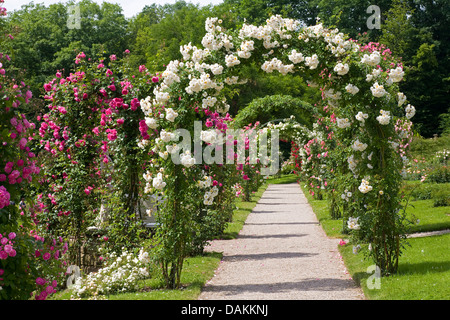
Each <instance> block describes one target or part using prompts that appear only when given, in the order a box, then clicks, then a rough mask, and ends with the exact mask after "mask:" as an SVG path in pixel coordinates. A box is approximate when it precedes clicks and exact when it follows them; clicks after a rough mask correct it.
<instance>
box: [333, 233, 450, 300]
mask: <svg viewBox="0 0 450 320" xmlns="http://www.w3.org/2000/svg"><path fill="white" fill-rule="evenodd" d="M408 243H409V245H410V246H408V247H407V248H406V249H405V250H404V252H403V254H402V256H401V257H400V259H399V268H398V272H397V273H396V274H395V275H391V276H389V277H382V278H381V279H379V282H378V283H379V287H377V286H374V284H376V280H375V279H374V272H373V271H370V272H369V273H368V272H367V268H368V267H369V266H370V265H372V264H373V263H372V262H371V260H368V259H365V258H364V256H363V253H362V252H360V253H358V254H353V253H352V248H353V246H352V245H345V246H340V247H339V251H340V252H341V255H342V258H343V260H344V263H345V265H346V267H347V269H348V271H349V273H350V274H351V275H352V277H353V279H354V280H355V281H356V282H357V283H358V284H359V285H360V286H361V288H362V289H363V291H364V294H365V296H366V298H367V299H370V300H449V299H450V291H449V287H448V284H449V283H450V250H449V249H448V248H449V244H450V234H445V235H441V236H433V237H423V238H411V239H408ZM368 284H369V286H368Z"/></svg>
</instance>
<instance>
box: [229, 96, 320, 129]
mask: <svg viewBox="0 0 450 320" xmlns="http://www.w3.org/2000/svg"><path fill="white" fill-rule="evenodd" d="M291 115H293V116H294V118H295V120H296V121H297V122H299V123H301V124H303V125H305V126H307V127H310V128H312V123H313V107H312V106H311V105H310V104H308V103H306V102H304V101H302V100H301V99H299V98H294V97H292V96H284V95H272V96H265V97H263V98H258V99H255V100H253V101H252V102H251V103H250V104H249V105H248V106H247V107H245V108H243V109H241V110H240V111H239V113H238V114H237V116H236V118H235V125H236V126H237V127H242V126H245V125H248V124H249V123H255V122H257V121H258V122H260V123H261V124H266V123H267V122H269V121H273V120H280V119H286V118H289V117H290V116H291Z"/></svg>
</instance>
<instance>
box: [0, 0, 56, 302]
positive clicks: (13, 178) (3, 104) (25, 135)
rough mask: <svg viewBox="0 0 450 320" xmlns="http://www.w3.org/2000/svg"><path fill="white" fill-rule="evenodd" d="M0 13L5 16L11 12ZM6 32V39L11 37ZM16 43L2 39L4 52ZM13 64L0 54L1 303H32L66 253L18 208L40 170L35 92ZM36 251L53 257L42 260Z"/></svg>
mask: <svg viewBox="0 0 450 320" xmlns="http://www.w3.org/2000/svg"><path fill="white" fill-rule="evenodd" d="M0 3H3V1H0ZM0 12H2V14H6V9H4V8H1V9H0ZM1 31H2V32H1V33H0V34H1V35H2V37H4V35H5V34H7V32H6V30H1ZM12 39H13V37H4V38H0V45H1V47H2V50H5V48H7V47H8V43H9V42H10V41H11V40H12ZM11 63H12V61H11V58H10V57H9V55H8V54H7V53H6V52H0V74H1V76H0V96H1V97H2V99H1V100H0V300H4V299H6V300H11V299H29V298H30V297H31V295H32V294H33V292H34V291H36V290H37V289H38V286H37V284H36V279H37V278H38V277H45V278H49V279H50V278H52V281H54V282H53V284H54V286H53V288H56V287H57V285H58V283H59V282H60V281H59V279H58V275H63V272H62V267H63V263H64V262H63V254H62V252H63V251H59V252H58V253H57V254H55V252H53V251H52V249H51V248H52V247H53V249H54V248H55V246H53V245H52V244H51V243H50V242H49V241H48V239H46V240H44V238H42V236H40V235H39V232H38V231H36V230H37V229H38V228H37V227H38V225H37V224H38V223H39V221H38V220H37V219H32V215H31V214H30V212H29V211H28V208H27V209H25V210H22V208H19V202H20V201H21V199H23V200H24V201H25V203H26V204H25V206H26V207H29V206H31V204H32V203H31V201H30V200H31V199H29V197H27V196H26V194H27V193H28V191H29V189H30V188H29V187H30V186H31V184H32V183H33V182H34V181H36V179H35V177H37V176H38V175H39V174H40V168H39V165H38V163H37V158H36V155H35V153H34V152H33V144H34V135H35V132H34V129H35V124H34V123H32V122H31V121H30V120H29V119H28V118H27V117H26V116H25V114H24V109H25V108H24V107H25V106H26V105H27V104H29V103H30V100H31V99H32V93H31V91H30V90H29V89H28V87H27V86H26V85H25V83H24V82H22V81H20V80H17V78H18V77H17V75H15V74H14V73H13V70H14V68H12V65H11ZM37 250H39V251H42V252H44V251H45V252H49V253H50V252H51V254H52V256H51V258H49V259H47V260H43V259H42V258H41V259H39V258H38V257H37V256H36V255H35V252H36V251H37Z"/></svg>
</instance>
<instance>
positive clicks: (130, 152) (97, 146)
mask: <svg viewBox="0 0 450 320" xmlns="http://www.w3.org/2000/svg"><path fill="white" fill-rule="evenodd" d="M127 59H128V58H127V57H125V59H123V60H119V59H117V57H116V56H114V55H112V56H110V57H109V58H108V59H105V58H99V61H94V59H92V60H91V59H89V58H87V57H86V55H85V54H84V53H80V54H78V55H77V57H76V60H75V63H76V69H75V70H73V72H72V73H70V74H69V75H68V76H65V77H64V76H63V74H62V73H61V72H57V73H56V74H55V77H54V78H53V79H51V80H50V81H48V82H47V83H46V84H45V85H44V90H45V92H46V95H45V100H46V102H47V107H48V111H47V113H45V114H43V115H40V116H39V117H38V120H39V121H40V124H39V129H38V131H39V148H40V160H41V163H42V166H43V169H44V170H43V171H44V175H43V177H42V179H41V180H40V186H39V194H38V207H37V208H36V209H37V211H38V212H39V214H38V216H40V217H41V219H42V220H43V221H45V223H46V225H47V229H46V230H45V232H46V234H47V235H49V236H51V237H59V236H63V237H69V236H70V237H72V238H73V239H74V241H73V242H72V244H71V246H70V247H69V252H68V253H69V259H70V261H71V262H72V263H73V264H76V265H78V266H80V267H81V265H80V264H82V261H81V255H80V250H81V247H82V246H84V245H86V243H83V241H82V240H81V239H82V238H83V239H86V238H85V235H86V234H87V233H88V227H100V226H99V225H98V223H97V222H96V218H97V216H98V214H99V211H100V209H101V208H102V205H103V206H104V208H103V209H108V207H115V210H112V211H111V212H110V216H109V218H110V222H111V223H108V222H106V225H102V226H101V228H102V231H101V232H103V233H107V238H108V239H109V241H107V242H106V244H107V245H109V246H112V247H117V248H119V249H120V248H121V247H123V246H126V247H127V246H133V245H135V244H136V241H137V239H138V238H137V237H138V233H139V232H140V231H139V229H138V228H137V227H136V228H129V229H128V230H129V232H130V233H129V234H127V235H128V236H127V237H125V238H126V240H125V241H124V234H123V232H124V231H123V230H124V228H125V226H124V224H125V223H126V220H129V223H136V224H138V223H140V219H139V216H135V215H134V214H135V209H136V206H137V202H138V199H139V194H140V192H141V186H140V184H139V179H140V178H141V177H142V171H143V169H144V167H145V154H144V153H143V152H142V150H141V149H139V148H138V147H137V145H138V142H139V141H141V140H146V139H149V138H150V135H149V133H148V132H147V131H146V130H145V131H144V130H139V127H138V124H139V123H142V121H143V119H144V116H143V113H142V110H141V108H140V102H141V99H143V98H145V97H146V96H147V95H149V93H150V92H151V91H152V88H153V86H154V85H155V83H154V81H152V78H153V76H152V75H150V74H149V73H148V72H147V70H146V69H145V68H144V67H142V66H141V68H140V69H139V71H138V70H135V71H134V72H131V71H130V68H129V67H128V64H127V61H128V60H127ZM144 123H145V121H144ZM112 201H115V204H111V202H112ZM116 209H117V210H116ZM130 221H131V222H130ZM112 222H114V223H112ZM118 241H120V243H118Z"/></svg>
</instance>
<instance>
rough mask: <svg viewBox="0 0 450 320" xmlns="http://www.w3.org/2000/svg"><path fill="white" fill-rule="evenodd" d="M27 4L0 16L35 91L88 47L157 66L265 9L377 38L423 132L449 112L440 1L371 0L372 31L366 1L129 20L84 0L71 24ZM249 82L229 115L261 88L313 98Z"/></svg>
mask: <svg viewBox="0 0 450 320" xmlns="http://www.w3.org/2000/svg"><path fill="white" fill-rule="evenodd" d="M73 4H75V2H74V1H71V2H68V3H67V4H63V3H57V4H51V5H49V6H45V5H42V4H35V3H33V2H30V4H27V5H24V6H22V8H21V9H20V10H17V11H15V12H12V13H10V15H9V16H8V17H7V18H4V19H2V29H4V30H5V31H4V33H6V34H7V33H11V34H12V35H13V36H14V37H15V41H14V42H13V44H12V45H13V48H12V49H13V52H14V55H15V59H14V61H15V67H16V68H17V69H19V70H24V77H25V78H26V80H27V81H26V82H27V83H28V84H29V85H30V86H31V89H32V91H33V93H34V96H35V97H37V96H39V95H42V94H43V91H42V86H43V84H44V83H45V82H46V81H47V80H48V79H49V78H51V77H53V75H54V72H55V70H61V71H62V72H63V73H67V74H68V73H70V70H71V69H73V67H74V65H73V61H74V58H75V56H76V54H77V53H79V52H81V51H83V52H85V53H86V54H87V55H88V56H96V54H97V53H104V54H105V55H110V54H115V55H117V56H118V57H121V56H122V54H123V52H124V51H125V50H127V49H129V50H130V51H131V54H130V55H129V59H130V62H131V65H132V66H133V67H138V66H139V65H146V67H147V69H148V70H149V71H150V72H152V73H156V72H160V71H162V70H163V69H164V67H165V65H167V64H168V63H169V62H170V61H171V60H175V59H182V56H181V54H180V51H179V48H180V46H181V45H185V44H188V43H192V45H195V46H198V47H201V46H202V45H201V40H202V37H203V34H204V22H205V19H206V18H207V17H211V16H215V17H218V18H220V19H221V20H223V24H222V26H223V27H224V28H227V29H233V28H237V27H240V26H242V25H243V24H244V23H247V24H260V23H262V22H264V21H265V20H266V19H267V18H268V17H269V16H270V15H272V14H280V15H282V16H286V17H289V18H293V19H297V20H299V21H301V23H302V24H303V25H305V26H307V25H312V24H314V23H315V22H316V19H317V18H319V19H320V21H321V22H322V23H323V24H324V25H325V26H328V27H337V28H338V29H339V30H340V31H342V32H344V33H346V34H348V35H349V36H350V37H352V38H353V39H358V40H359V41H365V42H373V43H377V42H380V43H383V44H385V45H386V47H387V48H389V49H390V50H391V51H392V53H393V54H394V55H395V56H397V57H401V58H402V61H403V65H404V67H405V73H406V76H405V81H404V82H403V83H402V90H403V92H404V93H405V94H406V95H407V96H408V98H409V99H410V101H411V103H412V104H414V105H415V106H416V109H417V116H416V118H415V129H416V130H418V132H419V133H420V134H421V135H423V136H425V137H431V136H433V135H434V134H440V133H442V132H443V130H444V129H443V128H444V127H445V125H444V124H442V123H441V124H440V125H439V124H438V125H435V123H436V121H438V119H442V120H441V121H444V120H443V119H446V118H445V114H447V113H448V109H449V107H450V106H449V102H448V99H447V97H448V94H449V90H450V80H449V79H450V76H449V70H450V62H449V51H450V41H449V36H448V35H449V34H450V33H449V25H450V23H449V22H450V21H449V17H450V7H449V6H448V4H447V0H433V1H431V0H380V1H378V2H377V4H376V5H377V6H378V7H379V8H380V12H381V28H380V29H377V28H373V29H369V27H368V25H367V20H368V19H369V18H370V16H371V15H372V13H370V11H369V12H368V10H367V8H368V7H369V6H370V5H371V4H372V3H371V1H369V0H345V1H344V0H335V1H332V2H330V1H325V0H301V1H292V0H252V1H250V0H224V1H223V3H221V4H218V5H208V6H200V5H195V4H192V3H188V2H186V1H183V0H181V1H177V2H175V3H174V4H165V5H158V4H151V5H147V6H145V7H144V9H143V10H142V11H141V12H140V13H139V14H137V15H136V16H134V17H132V18H129V19H128V18H126V17H125V16H124V14H123V10H122V8H121V6H120V5H118V4H114V3H109V2H107V1H106V2H104V3H102V4H101V5H100V4H98V3H96V2H94V1H92V0H82V1H79V2H77V4H79V6H80V14H81V24H80V26H81V27H80V28H79V29H77V28H69V27H68V26H67V19H68V17H69V14H68V12H67V11H68V10H67V9H68V6H70V5H73ZM242 72H243V73H244V74H243V75H244V76H246V77H247V78H248V79H249V81H248V85H247V86H245V87H242V88H240V91H239V92H235V93H238V94H234V95H231V96H230V100H231V103H230V106H231V109H230V113H231V114H232V115H235V114H237V112H238V110H239V109H242V108H244V107H245V106H247V105H248V104H249V103H251V101H252V100H253V99H255V98H259V97H261V96H263V95H276V94H281V95H291V96H292V97H299V98H302V99H303V100H304V101H306V102H310V103H312V102H314V101H316V97H317V96H316V95H315V94H316V93H315V92H314V90H311V89H310V88H308V86H307V84H306V82H305V79H301V78H298V77H297V78H294V77H284V78H283V80H281V77H277V76H274V75H266V76H258V77H256V76H255V74H256V73H255V70H254V69H252V68H251V67H250V68H247V69H246V70H243V71H242Z"/></svg>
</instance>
